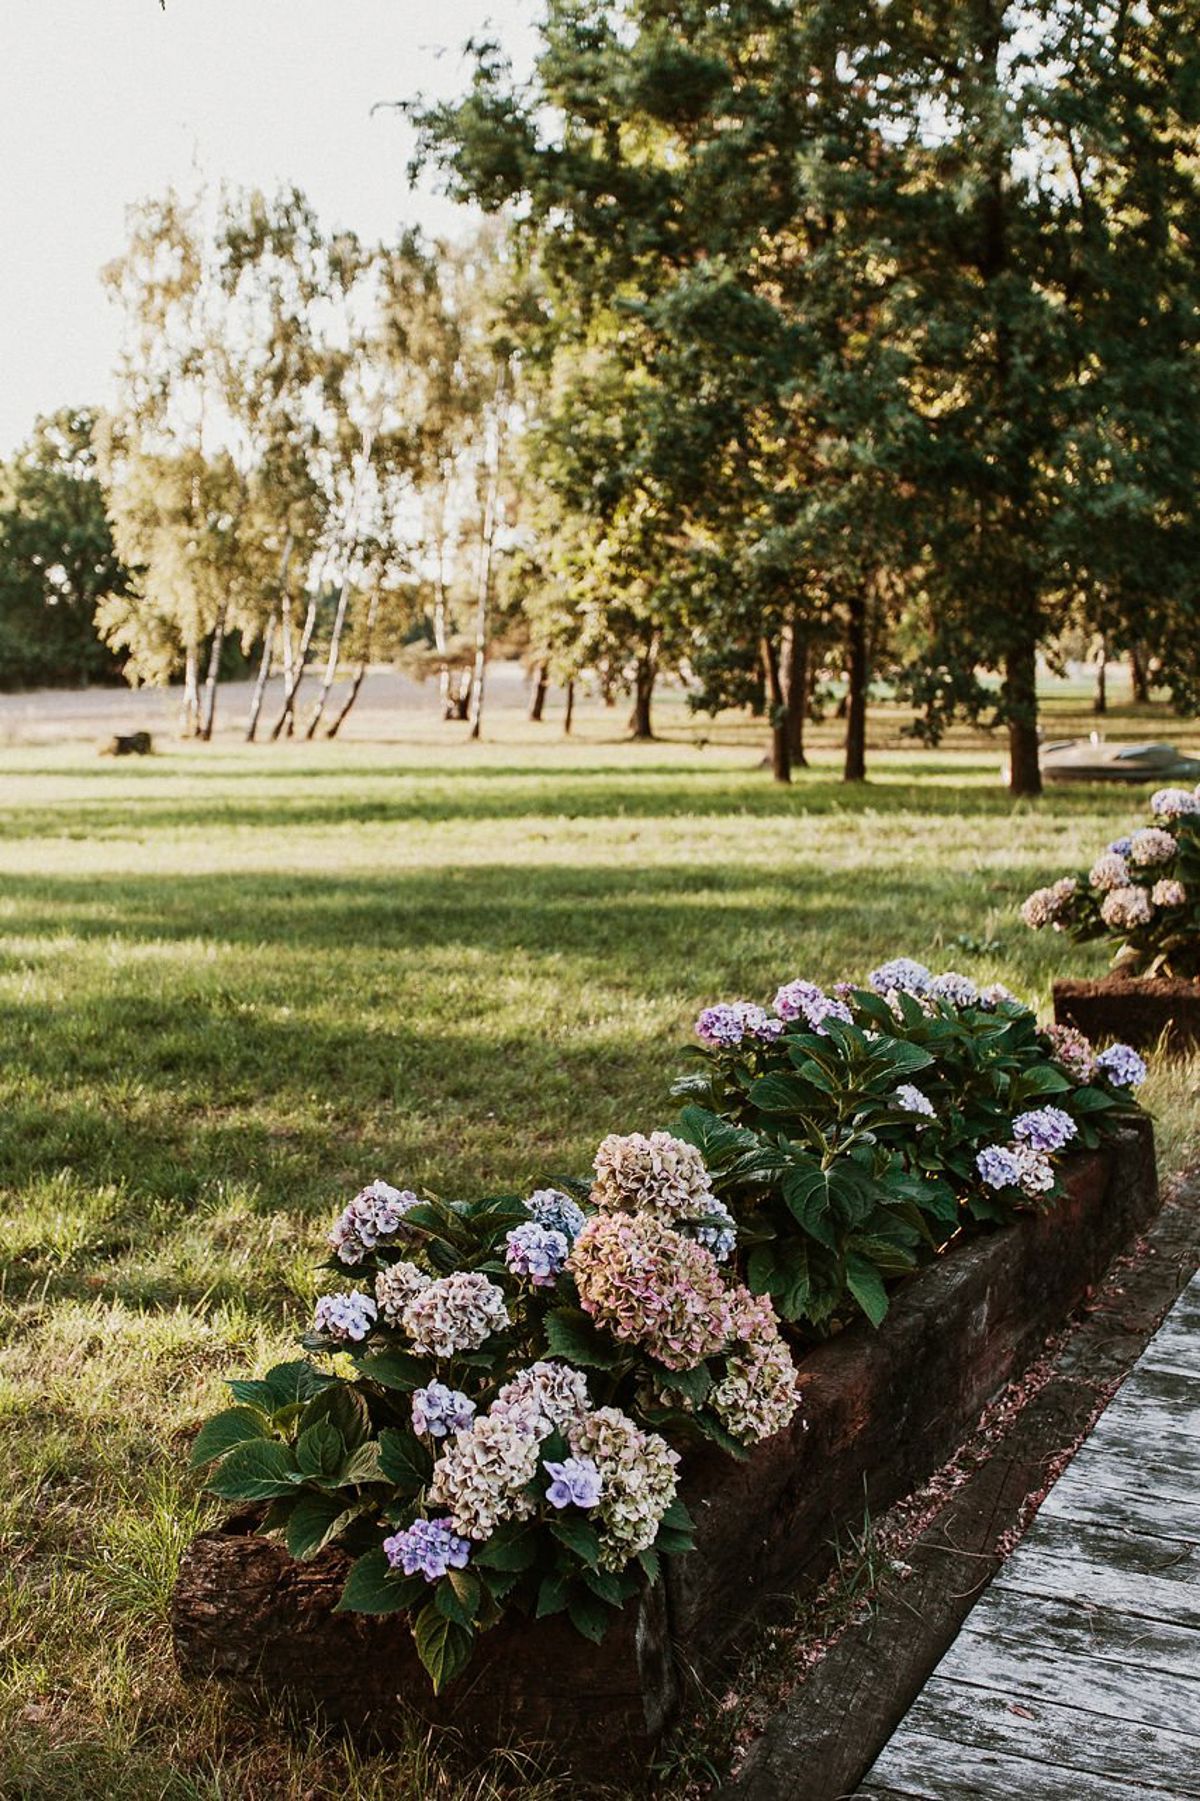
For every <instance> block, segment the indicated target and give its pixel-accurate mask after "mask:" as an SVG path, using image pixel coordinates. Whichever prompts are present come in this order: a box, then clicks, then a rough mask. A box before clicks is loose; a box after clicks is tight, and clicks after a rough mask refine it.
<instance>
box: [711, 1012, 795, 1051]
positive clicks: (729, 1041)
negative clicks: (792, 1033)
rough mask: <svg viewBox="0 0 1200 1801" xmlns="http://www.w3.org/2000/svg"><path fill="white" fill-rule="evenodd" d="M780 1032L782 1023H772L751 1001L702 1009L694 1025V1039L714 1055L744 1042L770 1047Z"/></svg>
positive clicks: (766, 1014)
mask: <svg viewBox="0 0 1200 1801" xmlns="http://www.w3.org/2000/svg"><path fill="white" fill-rule="evenodd" d="M782 1031H783V1021H782V1020H779V1019H772V1018H771V1015H770V1014H769V1013H768V1012H767V1010H766V1008H765V1007H759V1006H756V1005H755V1003H754V1002H753V1001H718V1002H717V1004H716V1005H715V1006H713V1007H705V1009H704V1011H703V1012H702V1013H701V1014H700V1016H699V1018H698V1019H697V1021H696V1036H697V1037H698V1038H701V1039H702V1040H703V1041H704V1043H705V1044H706V1045H708V1047H709V1049H710V1050H714V1051H731V1050H736V1049H737V1047H738V1046H739V1045H740V1044H741V1043H742V1042H743V1041H744V1040H745V1039H747V1038H756V1039H758V1040H759V1042H760V1043H762V1044H770V1043H771V1042H772V1041H773V1040H774V1039H776V1038H778V1037H779V1034H780V1033H781V1032H782Z"/></svg>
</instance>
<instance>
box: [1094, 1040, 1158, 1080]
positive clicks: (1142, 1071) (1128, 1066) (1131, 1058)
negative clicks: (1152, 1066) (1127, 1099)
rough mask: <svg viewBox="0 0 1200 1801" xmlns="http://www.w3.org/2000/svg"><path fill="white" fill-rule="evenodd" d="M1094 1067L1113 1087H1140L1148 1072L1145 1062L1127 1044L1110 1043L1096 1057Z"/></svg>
mask: <svg viewBox="0 0 1200 1801" xmlns="http://www.w3.org/2000/svg"><path fill="white" fill-rule="evenodd" d="M1096 1068H1097V1069H1098V1070H1099V1071H1100V1073H1101V1074H1102V1075H1106V1076H1107V1077H1108V1079H1109V1081H1110V1082H1111V1083H1112V1084H1113V1086H1114V1088H1140V1087H1141V1085H1142V1083H1143V1082H1144V1081H1145V1080H1146V1076H1147V1074H1148V1071H1147V1069H1146V1065H1145V1063H1144V1062H1143V1061H1142V1059H1141V1058H1140V1057H1139V1056H1138V1054H1137V1052H1136V1051H1135V1050H1132V1049H1131V1048H1130V1047H1129V1045H1127V1044H1110V1045H1109V1047H1108V1049H1107V1050H1106V1051H1101V1052H1100V1055H1099V1056H1098V1057H1097V1058H1096Z"/></svg>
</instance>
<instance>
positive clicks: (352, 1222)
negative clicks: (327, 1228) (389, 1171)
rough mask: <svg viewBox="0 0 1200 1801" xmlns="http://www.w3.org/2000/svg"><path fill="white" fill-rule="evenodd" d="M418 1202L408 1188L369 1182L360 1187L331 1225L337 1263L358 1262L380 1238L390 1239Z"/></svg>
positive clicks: (331, 1242)
mask: <svg viewBox="0 0 1200 1801" xmlns="http://www.w3.org/2000/svg"><path fill="white" fill-rule="evenodd" d="M416 1205H417V1197H416V1195H415V1194H413V1192H412V1190H411V1189H408V1188H392V1187H391V1186H390V1185H389V1184H388V1183H387V1182H371V1183H368V1185H367V1187H366V1188H363V1189H360V1190H359V1192H358V1194H356V1195H355V1197H354V1199H353V1200H352V1201H351V1202H350V1204H349V1206H347V1207H346V1208H345V1209H344V1210H343V1211H342V1213H341V1214H340V1215H339V1216H338V1219H337V1221H336V1223H335V1225H334V1228H333V1230H332V1232H331V1233H330V1234H329V1242H330V1244H331V1245H332V1246H333V1248H334V1251H335V1252H336V1253H337V1257H338V1261H339V1262H340V1263H361V1262H362V1260H363V1258H364V1257H365V1256H367V1254H368V1252H370V1251H373V1250H374V1249H375V1247H376V1245H377V1244H378V1243H379V1241H380V1239H383V1238H393V1237H394V1236H395V1235H396V1233H397V1232H398V1231H399V1230H400V1228H401V1226H402V1224H403V1221H404V1215H405V1214H406V1213H407V1212H408V1210H409V1208H410V1207H415V1206H416Z"/></svg>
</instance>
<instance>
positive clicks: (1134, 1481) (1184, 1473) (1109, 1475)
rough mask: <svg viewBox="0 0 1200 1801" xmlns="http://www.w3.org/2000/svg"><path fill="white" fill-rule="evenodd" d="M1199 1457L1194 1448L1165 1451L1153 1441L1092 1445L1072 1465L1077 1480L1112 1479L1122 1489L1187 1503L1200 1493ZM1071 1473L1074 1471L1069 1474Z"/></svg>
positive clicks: (1090, 1443) (1078, 1453) (1187, 1447)
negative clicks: (1199, 1484) (1199, 1487)
mask: <svg viewBox="0 0 1200 1801" xmlns="http://www.w3.org/2000/svg"><path fill="white" fill-rule="evenodd" d="M1196 1467H1197V1454H1196V1452H1195V1450H1194V1449H1193V1448H1192V1447H1191V1446H1190V1445H1188V1446H1186V1447H1183V1448H1182V1449H1181V1448H1180V1447H1179V1446H1178V1445H1176V1446H1172V1447H1171V1448H1170V1449H1163V1448H1161V1447H1159V1446H1158V1445H1154V1444H1150V1443H1149V1442H1145V1443H1141V1444H1139V1443H1137V1442H1136V1441H1134V1442H1132V1443H1127V1444H1124V1445H1116V1444H1111V1443H1110V1444H1107V1445H1105V1446H1104V1447H1103V1448H1101V1447H1099V1446H1096V1445H1093V1444H1092V1442H1091V1440H1090V1439H1089V1441H1088V1443H1087V1444H1085V1445H1084V1446H1083V1448H1082V1449H1081V1450H1080V1451H1079V1452H1077V1454H1076V1456H1075V1458H1074V1461H1073V1462H1072V1464H1071V1470H1073V1471H1075V1480H1076V1481H1077V1482H1082V1481H1085V1480H1086V1481H1093V1480H1096V1481H1099V1480H1108V1481H1110V1482H1112V1483H1113V1484H1114V1485H1116V1484H1119V1485H1120V1486H1121V1487H1122V1488H1134V1489H1141V1490H1144V1491H1146V1492H1147V1493H1150V1494H1158V1495H1161V1496H1163V1498H1164V1499H1168V1498H1176V1499H1179V1500H1183V1501H1186V1500H1188V1499H1189V1498H1190V1497H1191V1496H1193V1495H1194V1494H1195V1492H1196ZM1068 1474H1070V1471H1068Z"/></svg>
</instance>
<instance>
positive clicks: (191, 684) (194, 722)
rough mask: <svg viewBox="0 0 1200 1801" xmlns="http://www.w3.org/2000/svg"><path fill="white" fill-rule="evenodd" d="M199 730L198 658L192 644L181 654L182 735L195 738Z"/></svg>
mask: <svg viewBox="0 0 1200 1801" xmlns="http://www.w3.org/2000/svg"><path fill="white" fill-rule="evenodd" d="M199 732H200V658H199V655H198V653H197V650H196V646H195V645H194V644H189V645H188V646H187V649H186V650H185V651H184V655H183V735H184V737H185V738H195V737H198V736H199Z"/></svg>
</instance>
